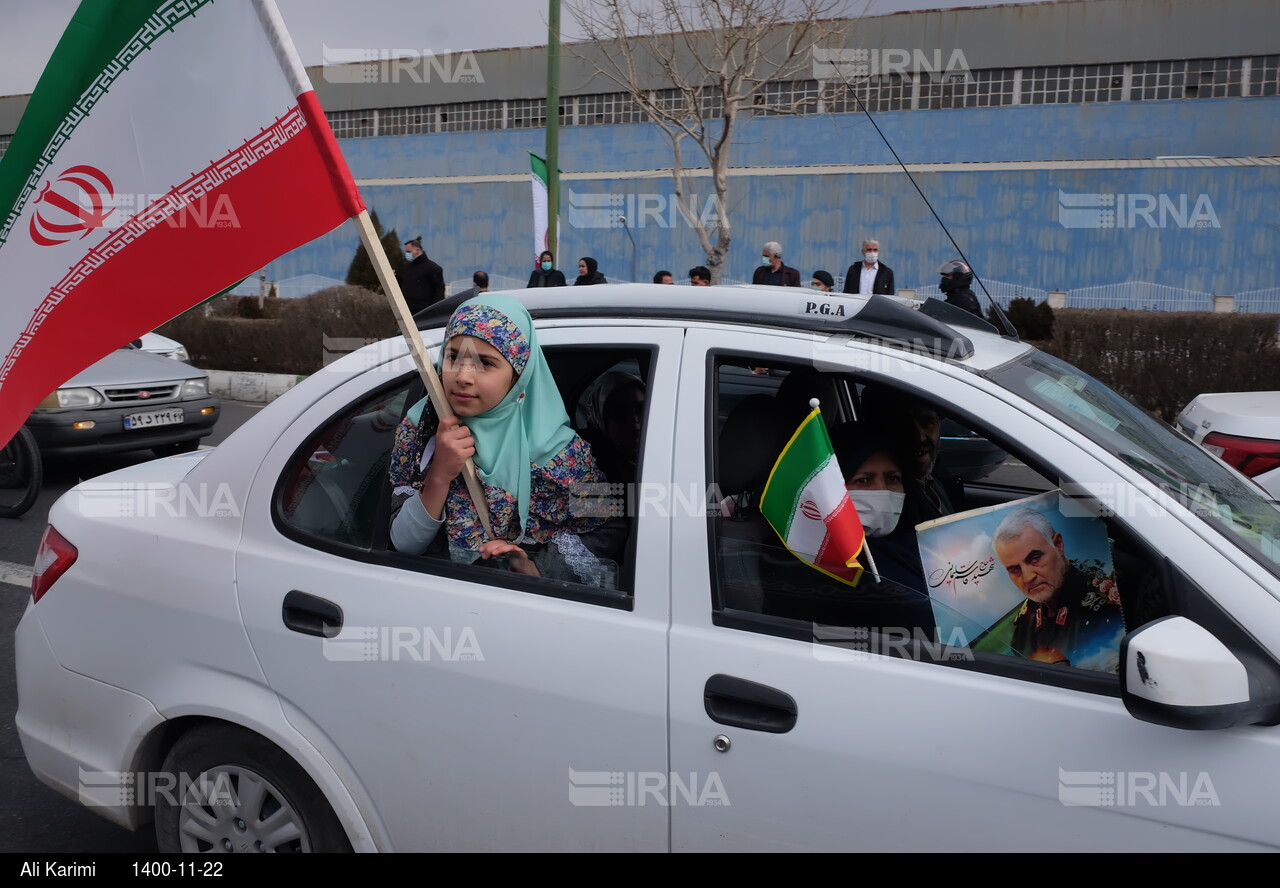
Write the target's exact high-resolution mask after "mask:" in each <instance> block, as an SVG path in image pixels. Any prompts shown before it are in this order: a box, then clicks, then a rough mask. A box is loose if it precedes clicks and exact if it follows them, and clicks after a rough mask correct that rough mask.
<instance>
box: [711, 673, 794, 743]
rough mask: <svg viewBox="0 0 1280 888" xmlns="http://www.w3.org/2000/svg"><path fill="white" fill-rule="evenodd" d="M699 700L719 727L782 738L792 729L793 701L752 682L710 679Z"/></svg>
mask: <svg viewBox="0 0 1280 888" xmlns="http://www.w3.org/2000/svg"><path fill="white" fill-rule="evenodd" d="M702 699H703V703H704V704H705V705H706V707H707V715H709V716H711V719H712V720H713V721H716V722H719V723H720V724H722V725H730V726H731V727H735V728H746V729H747V730H750V731H765V732H767V733H770V734H785V733H786V732H787V731H790V730H791V729H792V728H793V727H795V723H796V713H797V709H796V701H795V699H794V698H793V697H792V696H791V695H790V694H784V693H783V692H782V691H779V690H777V689H776V688H771V687H768V686H767V685H762V684H757V683H756V682H754V681H747V680H746V679H744V678H734V677H733V676H732V675H713V676H711V677H710V678H708V679H707V685H706V687H705V688H704V689H703V692H702Z"/></svg>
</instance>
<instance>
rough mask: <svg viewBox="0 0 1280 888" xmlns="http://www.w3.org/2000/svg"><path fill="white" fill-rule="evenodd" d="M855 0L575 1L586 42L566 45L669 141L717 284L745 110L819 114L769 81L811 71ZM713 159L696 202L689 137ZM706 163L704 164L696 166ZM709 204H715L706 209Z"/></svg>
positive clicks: (678, 184)
mask: <svg viewBox="0 0 1280 888" xmlns="http://www.w3.org/2000/svg"><path fill="white" fill-rule="evenodd" d="M847 5H848V0H568V2H566V4H565V7H566V8H567V9H568V11H569V14H570V15H571V16H572V17H573V19H574V21H575V22H576V23H577V26H578V29H579V30H580V31H581V32H582V34H583V35H584V37H585V38H586V41H585V42H583V43H575V44H572V45H571V46H569V47H567V49H568V51H570V52H572V53H574V54H575V55H577V56H578V57H579V58H582V59H583V60H585V61H586V62H587V63H588V64H590V65H591V66H592V67H593V68H594V70H595V71H596V73H598V74H599V75H601V76H603V77H605V78H606V79H608V80H610V81H612V82H613V83H615V84H617V85H618V86H619V87H620V88H621V89H622V91H623V92H625V93H626V94H628V95H629V96H630V97H631V100H632V101H633V102H634V103H635V104H636V105H637V106H638V107H639V108H640V110H641V111H642V112H643V113H644V114H645V116H646V117H647V118H648V119H649V120H650V121H651V122H652V123H654V124H656V125H657V126H658V127H660V128H661V129H662V131H663V132H664V133H666V135H667V138H668V139H670V141H671V148H672V155H673V157H672V167H671V179H672V182H673V184H674V186H675V198H676V201H677V203H678V205H679V209H680V213H681V214H682V215H683V216H684V218H685V220H686V221H687V222H688V223H689V225H690V227H691V228H692V229H693V231H694V232H695V233H696V234H697V236H698V241H699V243H700V244H701V245H702V249H703V251H704V252H705V253H706V256H707V259H706V264H707V267H708V268H709V269H710V270H711V281H712V283H719V282H720V278H721V272H722V269H723V266H724V263H725V258H726V257H727V256H728V253H729V245H730V243H731V242H732V239H733V229H732V226H731V225H730V221H729V215H728V207H729V153H730V148H731V147H732V145H733V139H734V135H735V131H736V128H737V125H738V122H739V118H740V117H742V116H743V115H751V114H755V113H759V112H765V113H785V114H795V113H806V112H808V113H815V112H817V111H818V107H817V97H816V96H814V97H812V98H809V99H802V100H799V101H796V100H794V99H791V98H788V99H786V100H784V101H781V102H779V101H777V100H776V99H774V97H773V96H771V95H770V91H769V90H768V89H767V88H766V84H770V83H772V84H778V83H786V82H787V81H791V80H808V79H811V78H812V76H813V75H812V73H811V72H812V55H813V49H814V48H815V47H821V46H824V45H828V44H830V43H832V42H835V41H842V40H843V36H844V31H845V29H846V27H847V26H848V19H847V17H846V12H847V10H846V7H847ZM686 140H688V141H689V142H691V143H692V144H693V146H694V147H695V149H696V151H697V152H699V153H700V154H701V155H702V157H704V158H705V159H706V169H708V170H709V173H710V178H711V184H712V187H713V188H714V194H715V197H714V200H713V201H710V202H708V203H707V204H706V205H704V206H703V207H701V208H699V207H696V206H693V205H692V204H691V197H692V196H693V195H694V194H695V192H694V191H693V187H694V185H693V178H694V177H693V175H692V173H693V169H692V168H690V167H688V166H686V162H685V153H684V148H685V141H686ZM698 166H701V164H698ZM708 210H710V212H708Z"/></svg>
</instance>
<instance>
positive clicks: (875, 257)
mask: <svg viewBox="0 0 1280 888" xmlns="http://www.w3.org/2000/svg"><path fill="white" fill-rule="evenodd" d="M844 292H846V293H865V294H867V295H871V294H873V293H875V294H879V295H881V296H892V295H893V294H894V293H897V292H898V289H897V287H895V286H894V285H893V269H892V268H890V267H889V266H887V265H885V264H884V263H883V262H881V261H880V241H878V240H876V239H875V238H873V237H869V238H867V239H866V240H864V241H863V242H862V261H861V262H855V263H853V264H852V265H850V266H849V270H848V271H846V272H845V273H844Z"/></svg>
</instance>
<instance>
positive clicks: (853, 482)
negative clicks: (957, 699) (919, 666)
mask: <svg viewBox="0 0 1280 888" xmlns="http://www.w3.org/2000/svg"><path fill="white" fill-rule="evenodd" d="M831 444H832V447H833V448H834V449H835V453H836V459H837V460H838V461H839V463H840V473H841V474H842V475H844V479H845V489H847V490H848V491H849V499H850V500H851V501H852V502H853V505H854V507H855V508H856V509H857V510H858V518H859V519H861V521H862V528H863V530H864V531H865V533H866V541H865V543H864V546H865V548H866V550H867V551H868V552H870V554H871V559H870V560H871V561H874V563H875V573H877V574H878V575H879V576H880V578H881V579H882V580H890V581H892V582H894V583H897V584H899V585H901V586H905V587H907V588H908V589H914V590H915V591H917V592H919V593H921V594H922V595H927V592H928V587H927V586H926V584H925V579H924V568H923V567H922V566H921V563H920V549H919V547H918V546H917V545H916V531H915V526H914V525H912V524H911V523H910V521H908V520H904V519H903V515H902V513H903V509H904V508H905V506H906V500H907V496H906V490H907V487H906V485H907V483H908V482H909V481H910V476H909V475H907V474H906V473H905V472H904V471H903V466H904V465H905V464H906V460H905V458H904V456H903V455H902V454H901V453H900V452H899V451H898V449H897V447H896V445H895V442H894V440H893V439H892V438H891V437H889V436H888V435H885V434H882V433H879V432H877V431H875V430H871V429H868V428H866V427H864V426H862V425H861V424H859V423H857V422H849V423H844V424H842V425H839V426H836V428H834V429H833V430H832V431H831ZM859 560H860V561H862V564H863V567H864V568H867V567H870V565H869V564H868V560H867V559H859ZM926 612H928V613H931V611H930V610H929V605H928V600H927V598H926V599H924V600H923V604H922V605H921V614H920V618H921V619H922V620H923V619H925V618H926ZM919 624H920V623H919V621H917V625H919Z"/></svg>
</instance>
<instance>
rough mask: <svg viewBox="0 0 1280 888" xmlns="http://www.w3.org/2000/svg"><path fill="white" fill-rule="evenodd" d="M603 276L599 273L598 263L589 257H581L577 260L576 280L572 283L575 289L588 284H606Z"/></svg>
mask: <svg viewBox="0 0 1280 888" xmlns="http://www.w3.org/2000/svg"><path fill="white" fill-rule="evenodd" d="M607 283H609V282H608V281H607V280H605V278H604V275H603V274H601V273H600V263H598V262H596V260H594V259H592V258H591V257H590V256H583V257H582V258H581V259H579V260H578V279H577V280H576V281H574V282H573V285H574V286H575V287H585V286H587V285H589V284H607Z"/></svg>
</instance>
